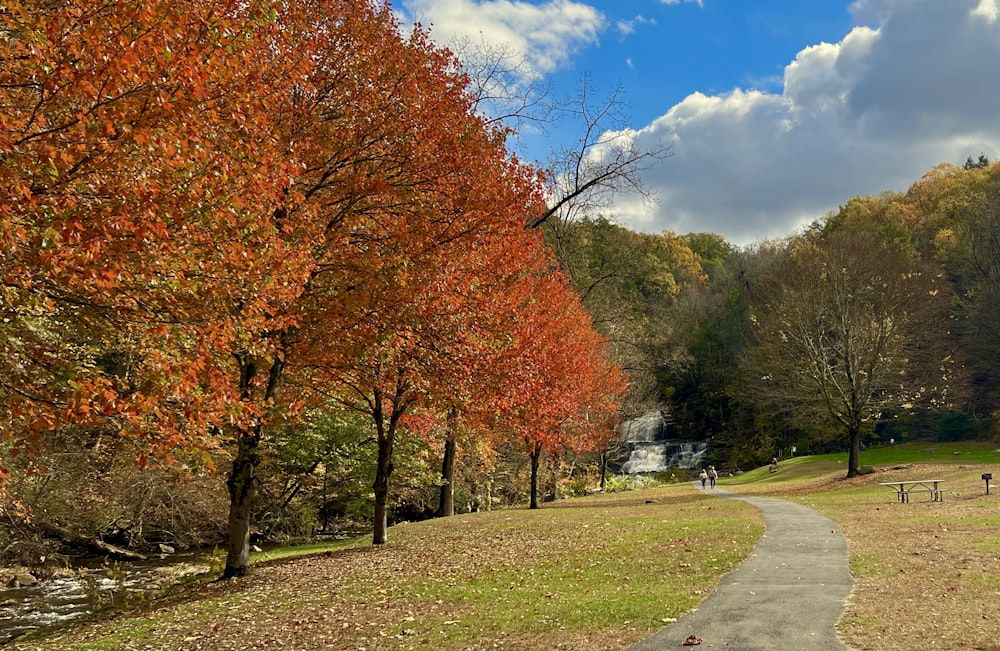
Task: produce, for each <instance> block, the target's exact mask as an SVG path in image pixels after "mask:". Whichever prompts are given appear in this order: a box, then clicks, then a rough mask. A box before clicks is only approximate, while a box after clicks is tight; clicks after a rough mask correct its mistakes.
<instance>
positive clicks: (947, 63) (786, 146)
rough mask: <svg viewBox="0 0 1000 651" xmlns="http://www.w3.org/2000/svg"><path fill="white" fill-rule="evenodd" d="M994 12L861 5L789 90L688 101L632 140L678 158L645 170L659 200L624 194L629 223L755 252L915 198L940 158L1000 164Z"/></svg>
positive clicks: (791, 77) (950, 6)
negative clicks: (839, 211) (850, 24)
mask: <svg viewBox="0 0 1000 651" xmlns="http://www.w3.org/2000/svg"><path fill="white" fill-rule="evenodd" d="M996 4H997V3H996V0H948V1H947V2H942V1H941V0H907V1H906V2H897V1H894V0H859V1H858V2H855V3H854V4H853V5H852V6H851V11H852V12H853V15H854V16H855V21H856V22H857V23H858V26H857V27H855V28H854V29H853V30H852V31H851V32H850V33H849V34H847V35H846V36H845V37H844V38H843V39H842V40H841V41H840V42H838V43H832V44H831V43H820V44H817V45H813V46H810V47H807V48H804V49H803V50H802V51H800V52H799V54H798V56H797V57H796V58H795V60H794V61H792V62H791V63H789V64H788V65H787V67H786V68H785V74H784V84H783V88H782V91H781V92H780V93H779V92H775V93H768V92H763V91H758V90H742V89H734V90H732V91H730V92H728V93H726V94H722V95H715V96H707V95H704V94H701V93H695V94H693V95H690V96H689V97H687V98H686V99H684V100H683V101H681V102H680V103H679V104H677V105H675V106H673V107H672V108H670V109H669V110H668V111H667V112H666V113H665V114H663V115H662V116H660V117H659V118H657V119H656V120H654V121H652V122H651V123H650V124H648V125H647V126H645V127H643V128H641V129H637V130H636V131H635V132H634V134H632V135H633V136H634V137H635V138H636V139H637V141H638V142H639V144H640V145H642V144H646V145H647V146H653V145H654V144H655V143H657V142H663V141H667V142H671V143H672V144H673V154H674V155H673V156H672V157H670V158H667V159H666V160H665V161H664V162H663V164H661V165H658V166H657V167H656V168H655V169H651V170H649V171H647V173H646V177H645V180H646V182H647V184H648V185H649V186H650V188H651V189H653V190H654V191H655V192H656V193H657V195H658V198H659V203H658V204H655V205H650V204H643V203H642V202H640V201H637V200H635V199H634V198H632V197H623V198H621V200H620V201H616V203H615V211H616V213H617V214H618V218H619V219H620V220H621V221H622V223H624V224H625V225H628V226H631V227H633V228H637V229H641V230H647V231H659V230H662V229H670V230H673V231H676V232H680V233H686V232H691V231H710V232H716V233H721V234H723V235H724V236H725V237H726V238H727V239H728V240H729V241H731V242H734V243H739V244H743V243H749V242H752V241H755V240H759V239H764V238H768V237H781V236H785V235H788V234H790V233H792V232H794V231H795V230H797V229H798V228H799V227H801V226H802V225H804V224H806V223H808V222H810V221H813V220H815V219H819V218H821V217H823V216H824V215H825V214H826V213H827V212H829V211H831V210H835V209H836V208H837V207H838V206H839V205H840V204H843V203H844V202H846V201H847V200H848V199H850V198H851V197H853V196H856V195H859V194H879V193H881V192H883V191H885V190H905V189H906V188H907V187H908V186H909V184H910V183H912V182H913V181H915V180H916V179H918V178H919V177H920V176H921V175H922V174H923V173H924V172H926V171H928V170H929V169H930V168H931V167H933V166H934V165H936V164H938V163H940V162H944V161H951V162H955V163H961V162H962V161H964V160H965V158H966V156H968V155H973V156H974V157H975V156H977V155H978V154H979V153H980V152H985V153H986V154H987V155H988V156H989V157H990V158H998V157H1000V120H998V119H997V116H998V115H1000V21H998V20H997V19H996V18H997V15H996V12H995V11H994V9H996ZM868 21H872V22H868ZM864 24H868V25H871V26H863V25H864Z"/></svg>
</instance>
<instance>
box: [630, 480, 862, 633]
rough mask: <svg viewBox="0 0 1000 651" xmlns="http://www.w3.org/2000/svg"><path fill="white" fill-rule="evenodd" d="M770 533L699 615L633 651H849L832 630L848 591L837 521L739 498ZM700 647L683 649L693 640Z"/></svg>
mask: <svg viewBox="0 0 1000 651" xmlns="http://www.w3.org/2000/svg"><path fill="white" fill-rule="evenodd" d="M706 492H709V493H715V494H717V495H719V496H720V497H728V498H732V499H738V500H743V501H744V502H748V503H749V504H752V505H753V506H755V507H757V508H758V509H760V512H761V513H762V514H763V515H764V522H765V524H766V527H767V531H766V532H765V534H764V537H763V539H762V540H761V542H760V543H759V544H758V545H757V547H756V548H755V549H754V551H753V553H752V554H751V555H750V557H749V558H747V559H746V560H745V561H743V563H742V564H741V565H739V566H738V567H737V568H736V569H735V570H733V571H732V572H730V573H729V574H728V575H727V576H726V577H725V578H724V579H723V580H722V583H721V584H720V585H719V587H718V588H716V590H715V591H714V592H713V593H712V594H711V595H709V596H708V598H707V599H705V601H704V602H702V604H701V605H700V606H699V607H698V608H697V609H696V610H693V611H691V612H688V613H686V614H685V615H683V616H682V617H681V618H680V619H678V620H677V622H675V623H673V624H670V625H669V626H667V627H666V628H664V629H662V630H661V631H660V632H659V633H657V634H656V635H654V636H653V637H651V638H649V639H648V640H644V641H642V642H640V643H639V644H636V645H635V646H633V647H630V649H629V651H664V650H666V649H670V650H671V651H674V650H676V649H680V648H682V647H683V648H691V649H698V650H701V649H729V650H732V651H779V650H780V651H845V650H846V649H847V647H846V646H844V644H843V643H842V642H840V640H838V639H837V635H836V631H835V627H836V624H837V620H838V619H839V618H840V615H841V614H842V613H843V611H844V604H845V601H846V599H847V597H848V595H849V594H850V592H851V584H852V578H851V573H850V570H849V569H848V564H847V541H846V540H845V539H844V535H843V534H842V533H841V531H840V527H838V526H837V525H836V524H835V523H834V522H833V521H832V520H830V519H829V518H827V517H825V516H823V515H820V514H819V513H817V512H816V511H814V510H813V509H810V508H809V507H807V506H802V505H801V504H795V503H793V502H787V501H785V500H779V499H773V498H767V497H754V496H750V495H736V494H733V493H728V492H726V491H724V490H722V489H719V488H715V489H709V490H708V491H706ZM691 635H694V636H696V637H698V638H700V639H701V644H700V645H698V646H693V647H684V646H683V645H684V641H685V639H687V638H688V636H691Z"/></svg>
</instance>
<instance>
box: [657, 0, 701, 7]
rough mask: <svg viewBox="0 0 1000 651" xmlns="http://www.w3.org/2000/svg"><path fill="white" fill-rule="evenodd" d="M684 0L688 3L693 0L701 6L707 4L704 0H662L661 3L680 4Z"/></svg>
mask: <svg viewBox="0 0 1000 651" xmlns="http://www.w3.org/2000/svg"><path fill="white" fill-rule="evenodd" d="M682 2H683V3H684V4H688V3H689V2H693V3H695V4H697V5H698V6H699V7H704V6H705V5H704V0H660V4H661V5H679V4H681V3H682Z"/></svg>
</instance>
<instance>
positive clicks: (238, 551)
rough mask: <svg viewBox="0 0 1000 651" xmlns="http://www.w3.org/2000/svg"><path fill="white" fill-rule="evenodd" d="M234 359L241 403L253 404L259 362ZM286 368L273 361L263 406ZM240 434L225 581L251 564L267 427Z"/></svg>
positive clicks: (257, 425) (231, 481)
mask: <svg viewBox="0 0 1000 651" xmlns="http://www.w3.org/2000/svg"><path fill="white" fill-rule="evenodd" d="M233 356H234V357H235V358H236V361H237V362H238V363H239V367H240V400H241V401H244V402H247V403H249V402H252V401H253V400H254V389H255V379H256V376H257V370H258V369H257V363H256V361H254V359H253V357H252V356H250V355H249V354H248V353H246V352H236V353H233ZM284 368H285V362H284V360H283V359H282V358H281V357H280V356H279V357H278V358H276V359H274V360H273V361H272V362H271V365H270V369H269V370H268V376H267V383H266V384H265V385H264V391H263V395H262V396H261V397H262V398H263V403H264V404H267V403H268V402H269V401H270V400H271V399H273V398H274V393H275V391H277V389H278V384H279V382H280V381H281V375H282V372H283V371H284ZM237 434H238V436H237V439H236V458H234V459H233V469H232V471H231V472H230V473H229V478H228V479H227V480H226V486H227V487H228V488H229V541H228V543H227V545H226V568H225V570H223V573H222V578H224V579H229V578H232V577H237V576H243V575H244V574H246V573H247V569H248V568H249V565H250V507H251V506H252V505H253V498H254V494H255V493H256V492H257V483H258V479H257V466H258V465H259V464H260V454H259V452H258V447H259V446H260V442H261V438H262V437H263V434H264V424H263V423H262V422H261V421H260V420H258V419H254V421H253V423H252V424H251V425H250V426H249V427H248V428H244V429H239V430H237Z"/></svg>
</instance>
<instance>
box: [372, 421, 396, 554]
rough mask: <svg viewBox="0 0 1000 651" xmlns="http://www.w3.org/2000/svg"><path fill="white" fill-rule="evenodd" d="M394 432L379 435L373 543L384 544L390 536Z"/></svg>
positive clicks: (374, 486)
mask: <svg viewBox="0 0 1000 651" xmlns="http://www.w3.org/2000/svg"><path fill="white" fill-rule="evenodd" d="M393 438H394V437H393V433H391V432H385V433H380V434H379V436H378V460H377V462H376V465H375V483H374V484H373V485H372V489H373V490H374V491H375V522H374V523H373V524H374V531H373V532H372V544H373V545H384V544H385V543H386V542H388V540H389V536H388V528H389V521H388V504H389V477H390V476H391V475H392V444H393V440H392V439H393Z"/></svg>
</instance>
